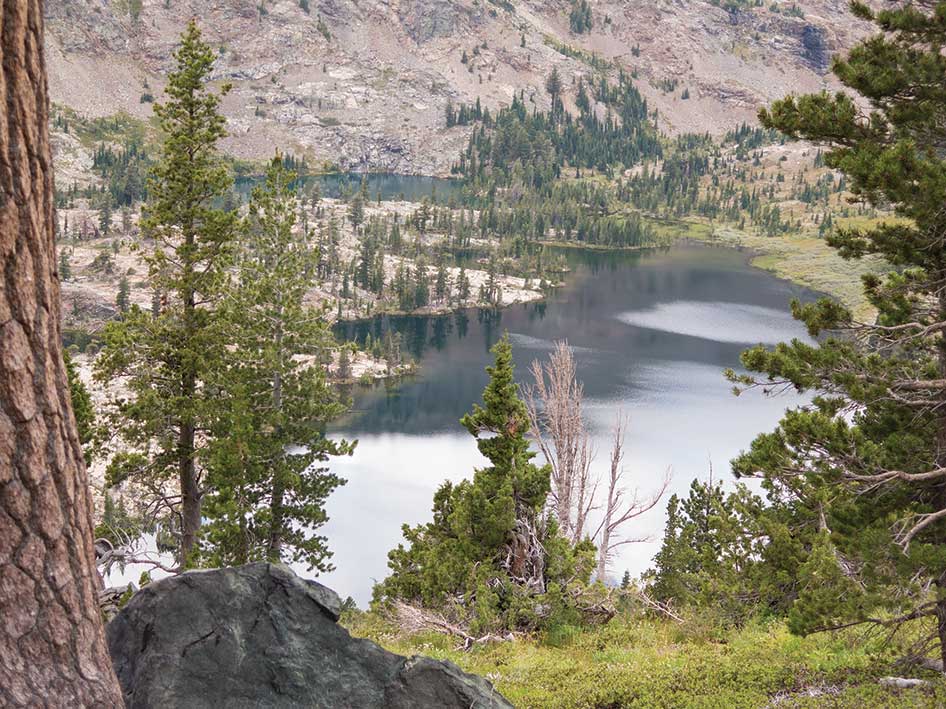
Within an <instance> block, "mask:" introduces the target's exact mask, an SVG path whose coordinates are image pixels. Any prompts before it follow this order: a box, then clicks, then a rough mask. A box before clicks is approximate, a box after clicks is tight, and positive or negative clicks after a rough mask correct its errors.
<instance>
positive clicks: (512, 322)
mask: <svg viewBox="0 0 946 709" xmlns="http://www.w3.org/2000/svg"><path fill="white" fill-rule="evenodd" d="M412 179H413V178H412ZM426 179H429V178H426ZM438 191H439V187H438ZM563 253H564V254H565V256H566V258H567V260H568V263H569V265H570V267H571V268H572V272H571V273H570V274H569V275H568V277H567V284H566V286H565V287H563V288H561V289H559V290H558V291H556V292H555V293H554V294H553V295H552V296H551V297H550V298H549V299H548V300H547V301H546V302H544V303H538V304H527V305H518V306H513V307H511V308H507V309H504V310H502V311H496V312H485V311H484V312H480V311H475V310H473V311H464V312H461V313H457V314H454V315H449V316H442V317H426V316H425V317H396V318H376V319H375V320H372V321H369V322H365V323H357V324H347V325H345V328H346V332H345V333H344V334H345V335H346V336H347V337H349V338H351V339H358V340H361V341H363V340H364V338H365V337H366V336H367V334H368V333H369V332H372V333H373V336H379V335H380V334H381V333H382V332H383V331H384V330H385V329H386V328H395V329H396V330H398V331H399V332H401V333H402V335H403V338H404V348H405V350H406V351H407V352H408V353H409V355H410V356H412V357H413V358H414V359H416V360H417V361H418V362H419V363H420V373H419V374H418V375H417V376H415V377H413V378H409V379H406V380H404V381H402V382H400V383H396V384H392V383H388V384H383V383H379V384H377V385H375V386H373V387H370V388H367V389H366V388H360V387H356V388H355V389H354V390H353V396H354V411H353V413H352V415H350V416H349V417H348V418H347V419H346V420H345V421H343V422H341V423H340V424H339V425H338V426H337V430H336V431H335V432H333V434H334V435H344V436H346V437H350V438H357V439H358V440H359V443H358V448H357V450H356V452H355V455H354V456H353V457H352V458H350V459H345V460H342V461H333V463H332V468H333V470H335V471H336V472H337V473H339V474H340V475H342V476H343V477H345V478H347V479H348V484H347V485H345V486H344V487H341V488H339V489H338V490H337V491H336V492H335V493H334V494H333V495H332V497H331V498H330V499H329V501H328V513H329V516H330V518H331V519H330V521H329V523H328V524H327V525H326V526H325V528H324V530H323V531H324V533H325V534H326V535H327V536H328V540H329V546H330V547H331V549H332V550H334V552H335V556H334V559H333V561H334V563H335V565H336V566H337V567H338V568H337V570H336V571H334V572H332V573H330V574H325V575H323V576H322V577H321V578H320V580H321V581H322V582H323V583H326V584H328V585H329V586H331V587H333V588H334V589H335V590H337V591H338V592H339V594H341V595H342V597H345V596H348V595H351V596H353V597H354V598H355V600H356V601H357V602H358V604H359V605H360V606H362V607H364V606H365V604H366V603H367V602H368V600H369V599H370V596H371V587H372V583H373V581H374V580H377V579H381V578H383V577H384V576H385V575H386V574H387V553H388V551H389V550H390V549H391V548H393V547H395V546H397V544H398V543H399V542H401V540H402V539H401V525H402V524H404V523H408V524H412V525H413V524H417V523H419V522H425V521H428V520H429V519H430V507H431V502H432V498H433V493H434V491H435V490H436V488H437V486H438V485H439V484H440V483H441V482H442V481H443V480H445V479H450V480H459V479H462V478H464V477H469V476H471V475H472V472H473V469H474V467H476V466H479V465H482V464H483V463H484V460H483V459H482V458H481V457H480V455H479V453H478V451H477V449H476V445H475V442H474V440H473V438H472V437H471V436H469V435H468V434H467V433H466V431H465V430H463V429H462V428H461V427H460V424H459V419H460V417H461V416H462V415H463V414H464V413H466V412H467V411H469V410H470V408H471V407H472V405H473V403H474V402H480V400H481V398H480V397H481V394H482V391H483V387H484V386H485V385H486V382H487V376H486V373H485V371H484V368H485V367H486V365H487V364H489V363H490V362H491V356H490V354H489V348H490V347H491V346H492V345H493V344H494V343H495V342H496V340H497V339H498V338H499V337H501V336H502V333H503V332H505V331H508V332H509V334H510V337H511V339H512V342H513V345H514V355H515V361H516V365H517V370H516V371H517V377H518V379H519V380H520V381H524V380H525V379H526V377H527V367H528V365H529V363H530V362H531V361H532V360H533V359H536V358H539V359H545V358H546V357H547V356H548V354H549V352H550V351H551V349H552V347H553V344H554V342H555V341H556V340H561V339H567V340H568V343H569V345H571V346H572V347H573V349H574V353H575V357H576V360H577V364H578V375H579V378H580V379H581V380H582V381H583V382H584V386H585V409H586V413H587V417H588V425H589V427H590V429H591V431H592V433H593V435H594V439H595V442H596V445H597V458H596V462H595V469H596V470H597V471H599V472H600V473H602V474H604V473H605V472H606V468H607V456H608V446H609V441H608V438H609V429H610V427H611V426H612V425H613V422H614V418H615V415H616V414H617V413H618V411H622V410H623V411H624V412H625V413H627V414H628V415H629V416H630V428H629V431H628V437H627V445H626V448H627V457H626V461H625V464H626V468H627V471H628V472H627V475H626V478H627V484H628V486H629V488H630V490H629V492H632V491H633V489H634V488H635V487H637V488H639V489H640V490H641V492H642V493H646V492H647V491H648V490H650V489H651V488H652V487H653V486H654V485H655V484H657V481H658V480H660V478H661V477H662V475H663V472H664V470H665V469H666V468H667V467H668V466H669V467H672V469H673V483H672V491H673V492H677V493H681V494H686V491H687V489H688V487H689V485H690V482H691V481H692V480H693V479H694V478H696V477H699V478H705V477H707V475H708V473H709V467H710V464H711V463H712V465H713V468H714V471H715V473H714V474H715V476H716V478H717V479H720V478H721V479H724V480H726V481H729V483H728V484H731V480H732V478H731V476H730V474H729V472H728V471H729V461H730V460H731V459H732V458H733V457H734V456H735V455H736V454H738V453H739V451H740V450H741V449H744V448H746V447H747V446H748V445H749V444H750V442H751V441H752V439H753V437H754V436H755V435H756V434H758V433H761V432H763V431H768V430H771V429H772V428H773V426H774V425H775V424H776V423H777V421H778V420H779V418H780V417H781V415H782V413H783V411H784V409H785V408H786V407H787V406H791V405H794V404H797V403H799V399H798V398H797V397H793V396H782V397H779V398H766V397H764V396H763V395H762V394H761V393H758V392H747V393H745V394H743V395H742V396H741V397H738V398H737V397H735V396H733V395H732V394H731V391H730V390H731V385H730V384H729V383H728V382H727V381H726V380H725V379H724V378H723V375H722V371H723V370H724V369H725V368H727V367H733V368H735V369H739V353H740V352H741V351H742V350H743V349H744V348H745V347H747V346H750V345H752V344H755V343H759V342H762V343H765V344H774V343H775V342H778V341H780V340H789V339H791V338H794V337H798V338H801V339H805V340H808V336H807V335H806V333H805V331H804V328H803V327H802V326H801V325H800V324H799V323H797V322H795V321H794V320H792V318H791V315H790V314H789V312H788V304H789V301H790V300H791V299H792V298H793V297H798V298H801V299H802V300H811V299H814V298H815V297H816V296H815V294H814V293H812V292H810V291H807V290H805V289H803V288H800V287H797V286H794V285H792V284H790V283H786V282H784V281H781V280H778V279H776V278H775V277H774V276H772V275H771V274H769V273H767V272H765V271H762V270H759V269H755V268H752V267H750V266H749V265H747V263H746V259H745V256H744V255H743V254H741V253H739V252H737V251H734V250H730V249H724V248H713V247H709V246H701V245H691V244H680V245H676V246H673V247H670V248H667V249H659V250H651V251H646V252H622V253H603V252H586V251H577V250H566V251H564V252H563ZM540 462H541V461H540ZM665 509H666V500H665V501H664V502H662V503H661V504H660V505H659V506H658V509H656V510H654V511H653V512H652V513H650V514H649V515H647V516H646V517H645V518H641V519H639V520H637V521H636V522H635V523H633V524H632V525H631V526H629V528H628V529H627V530H626V531H627V532H628V533H629V534H630V535H632V536H635V537H641V536H647V535H649V536H650V537H651V540H652V541H650V542H647V543H641V544H632V545H627V546H625V547H623V551H622V553H621V556H620V558H619V559H617V560H616V562H615V564H614V565H613V567H612V569H611V573H612V574H613V575H615V576H616V577H620V576H621V574H623V573H624V571H625V570H629V571H630V572H631V574H632V575H637V574H639V573H640V572H641V571H643V570H645V569H646V568H648V567H649V566H650V563H651V559H652V557H653V555H654V553H655V552H656V551H657V549H658V547H659V542H660V538H661V535H662V532H663V524H664V511H665Z"/></svg>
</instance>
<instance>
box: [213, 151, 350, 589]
mask: <svg viewBox="0 0 946 709" xmlns="http://www.w3.org/2000/svg"><path fill="white" fill-rule="evenodd" d="M294 179H295V175H294V174H293V173H290V172H288V171H287V170H286V168H285V166H284V161H283V160H282V158H281V156H280V155H278V154H277V155H276V157H275V158H274V159H273V161H272V163H271V165H270V167H269V170H268V172H267V175H266V183H265V185H263V186H260V187H257V188H256V189H254V190H253V194H252V197H251V200H250V204H249V210H248V215H247V217H246V219H245V220H244V222H243V225H242V228H241V230H240V243H239V249H238V253H237V273H236V278H235V283H234V285H233V286H232V287H231V288H230V289H229V290H228V293H227V300H226V305H225V306H224V307H223V308H222V309H221V312H220V316H221V320H222V323H223V337H224V339H225V341H226V342H227V343H228V348H227V357H226V367H225V368H224V370H223V371H222V372H220V373H219V375H218V377H217V378H216V379H215V380H214V382H213V384H214V389H215V390H216V391H217V392H218V395H219V396H221V397H222V398H223V399H224V400H225V401H227V402H228V405H227V407H226V408H225V409H224V410H221V411H220V412H219V415H218V418H217V420H216V421H215V423H214V432H215V435H214V437H213V439H212V442H211V444H210V455H209V461H210V462H209V475H208V487H209V492H208V496H207V500H206V503H205V506H204V512H205V514H206V516H207V517H208V519H209V522H208V524H207V525H206V526H205V530H204V537H203V541H204V546H205V550H206V551H205V556H206V557H207V559H208V561H209V562H210V563H212V564H236V563H246V562H247V561H253V560H260V559H266V560H269V561H292V562H301V563H304V564H305V565H306V566H307V567H308V568H309V569H317V570H319V571H328V570H330V569H331V568H332V566H331V564H330V563H329V562H328V559H329V558H330V557H331V552H330V551H329V549H328V546H327V540H326V538H325V537H324V536H322V535H319V534H317V530H318V528H319V527H321V525H322V524H324V523H325V521H326V520H327V516H326V514H325V499H326V498H327V497H328V495H329V494H331V492H332V491H333V490H334V489H335V488H336V487H338V486H339V485H341V484H343V483H344V481H343V480H342V479H341V478H339V477H338V476H337V475H334V474H332V473H330V472H329V471H328V469H327V468H325V467H323V466H319V464H320V463H324V462H325V461H327V460H328V459H329V457H330V456H337V455H347V454H349V453H351V451H352V450H353V448H354V445H353V444H350V443H348V442H346V441H341V442H336V441H332V440H329V439H328V438H326V437H325V435H324V434H323V431H324V427H325V424H326V423H327V422H328V421H330V420H331V419H333V418H335V417H337V416H338V415H339V414H341V413H342V412H343V411H344V409H345V407H344V406H343V405H342V403H341V402H340V401H339V400H338V397H337V395H336V393H335V391H334V390H333V389H332V388H331V387H330V386H329V385H328V383H327V382H326V380H325V369H324V367H323V366H322V362H323V361H324V360H325V359H326V357H327V356H328V354H329V353H330V352H331V349H332V347H333V345H334V341H333V339H332V335H331V332H330V330H329V328H328V325H327V323H326V320H325V315H324V312H322V311H320V310H316V309H313V308H312V307H311V306H308V305H306V303H305V302H304V301H305V295H306V293H307V292H308V289H309V285H310V278H311V275H312V274H313V273H314V272H315V270H316V267H317V264H318V253H317V251H316V250H315V249H314V248H313V246H312V245H311V244H310V243H308V241H307V239H306V236H305V235H304V234H302V235H300V234H298V233H296V232H295V229H294V227H295V223H296V214H297V212H298V207H299V205H298V200H297V199H296V197H295V193H294V191H293V190H292V188H291V186H290V185H291V184H292V183H293V181H294ZM302 358H309V360H310V361H309V363H308V364H304V365H300V359H302Z"/></svg>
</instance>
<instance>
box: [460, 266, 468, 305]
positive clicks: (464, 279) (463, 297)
mask: <svg viewBox="0 0 946 709" xmlns="http://www.w3.org/2000/svg"><path fill="white" fill-rule="evenodd" d="M457 297H458V298H459V299H460V302H461V303H464V302H466V301H467V300H469V299H470V279H469V277H468V276H467V275H466V266H463V265H461V266H460V273H459V274H457Z"/></svg>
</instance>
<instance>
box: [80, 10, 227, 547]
mask: <svg viewBox="0 0 946 709" xmlns="http://www.w3.org/2000/svg"><path fill="white" fill-rule="evenodd" d="M173 56H174V60H175V62H176V66H175V68H174V70H173V71H171V73H170V74H169V75H168V84H167V88H166V89H165V92H166V94H167V102H166V103H163V104H156V105H155V107H154V111H155V114H156V115H157V117H158V119H159V121H160V126H161V130H162V132H163V134H164V136H165V140H164V145H163V148H162V154H161V156H160V158H159V160H158V161H157V163H156V164H155V166H154V168H153V171H152V174H151V176H150V178H149V181H148V201H147V203H146V204H145V205H144V207H143V215H142V220H141V229H142V232H143V235H144V236H145V237H146V238H149V239H151V240H153V242H154V244H155V249H154V252H153V253H152V254H151V255H149V256H147V257H146V261H147V263H148V268H149V277H150V280H151V285H152V287H153V288H154V290H155V291H156V292H158V293H160V294H161V298H162V303H161V306H160V308H159V311H158V313H157V314H156V315H151V314H149V313H145V312H143V311H141V310H140V309H138V308H137V307H132V308H130V309H129V311H128V312H127V313H126V314H125V317H124V318H123V319H122V320H120V321H117V322H113V323H110V324H109V325H108V327H107V328H106V331H105V336H104V347H103V351H102V354H101V356H100V357H99V359H98V361H97V363H96V364H97V367H96V369H97V371H96V377H97V378H98V379H99V380H101V381H107V380H110V379H113V378H114V377H116V376H125V377H127V382H128V396H127V398H121V399H117V400H115V401H113V402H112V405H111V407H110V415H109V416H108V420H107V425H108V426H109V428H110V429H111V431H113V432H115V433H117V434H118V436H119V437H120V438H121V439H122V440H123V441H124V443H125V444H126V450H125V451H124V452H122V453H120V454H118V455H116V456H115V457H114V458H113V460H112V461H111V463H110V465H109V470H108V479H109V481H110V482H112V483H114V482H116V481H118V480H121V479H123V478H125V477H127V476H129V475H134V476H135V477H137V478H139V480H140V481H141V482H142V483H143V484H145V485H146V486H147V487H148V488H150V489H154V490H156V491H158V490H162V491H163V489H164V487H165V486H166V484H167V483H168V482H169V481H172V480H173V481H175V482H176V486H177V494H176V495H172V496H168V495H166V494H163V492H162V493H161V494H160V498H159V509H161V511H162V512H163V513H164V514H165V515H166V518H167V521H168V523H169V524H171V525H172V527H173V530H174V532H175V534H176V535H177V536H178V538H179V549H178V558H179V561H180V563H181V564H190V563H193V562H194V561H195V560H194V559H193V558H192V552H193V551H194V550H195V545H196V544H197V537H198V531H199V529H200V525H201V521H202V514H201V504H202V500H203V497H204V495H205V493H206V489H205V482H206V481H205V480H204V477H205V476H204V472H205V471H204V466H205V459H204V458H205V456H204V453H205V443H206V441H207V440H208V433H209V431H210V427H211V423H212V420H213V417H214V409H215V408H216V406H218V405H219V404H220V400H219V397H218V396H217V395H216V393H215V392H214V391H212V390H211V388H210V387H209V386H208V383H209V381H210V380H211V379H213V377H214V375H215V373H216V371H217V369H219V367H220V366H221V362H222V359H223V354H224V352H225V348H224V344H225V343H224V340H223V339H222V336H221V333H220V328H219V327H218V321H219V318H218V317H217V310H218V306H219V302H220V298H221V295H222V293H223V291H224V284H225V282H226V269H227V267H228V265H229V264H230V251H231V240H232V237H233V231H234V225H235V223H236V215H235V214H234V213H232V212H228V211H224V210H222V209H220V208H219V207H218V206H216V205H217V200H219V199H221V198H223V197H224V196H225V195H226V194H227V192H228V191H229V189H230V186H231V183H232V180H231V178H230V175H229V172H228V171H227V168H226V167H225V165H224V164H223V162H222V160H221V159H220V156H219V154H218V152H217V143H218V141H219V140H220V139H221V138H223V137H224V135H225V130H224V123H225V121H224V118H223V116H221V115H220V113H219V111H218V107H219V103H220V95H219V94H216V93H214V92H212V91H211V90H209V89H208V86H207V82H208V81H209V77H210V73H211V71H212V69H213V63H214V60H215V58H216V56H217V53H216V52H215V51H213V49H212V48H211V47H210V45H208V44H207V43H206V42H204V41H203V40H202V38H201V33H200V30H199V29H198V27H197V24H196V22H194V21H191V22H190V23H189V24H188V26H187V29H186V30H185V31H184V34H183V35H182V37H181V46H180V47H179V48H178V49H177V50H176V51H175V52H174V55H173ZM225 90H226V88H225V89H224V91H225Z"/></svg>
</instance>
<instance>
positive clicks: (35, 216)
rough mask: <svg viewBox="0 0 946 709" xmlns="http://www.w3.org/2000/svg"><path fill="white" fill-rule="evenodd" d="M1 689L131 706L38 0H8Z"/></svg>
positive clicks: (2, 206)
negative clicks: (70, 341) (109, 594)
mask: <svg viewBox="0 0 946 709" xmlns="http://www.w3.org/2000/svg"><path fill="white" fill-rule="evenodd" d="M0 33H2V45H0V46H2V56H3V69H2V75H0V94H2V103H0V268H2V275H0V701H2V703H3V706H12V707H25V706H31V707H33V706H51V707H93V706H94V707H120V706H122V699H121V692H120V690H119V688H118V683H117V682H116V680H115V676H114V673H113V672H112V666H111V661H110V659H109V656H108V652H107V651H106V648H105V640H104V635H103V632H102V618H101V615H100V614H99V609H98V598H97V593H96V582H97V576H96V571H95V559H94V553H93V547H92V516H91V506H90V498H89V489H88V484H87V479H86V471H85V465H84V463H83V461H82V449H81V447H80V445H79V438H78V434H77V432H76V424H75V419H74V417H73V414H72V407H71V404H70V400H69V389H68V385H67V383H66V370H65V367H64V366H63V362H62V352H61V345H60V331H59V283H58V280H57V278H56V275H55V268H56V249H55V236H54V233H53V184H52V166H51V163H50V160H51V158H50V148H49V135H48V127H47V123H48V118H49V116H48V100H47V95H46V68H45V63H44V60H43V10H42V3H41V1H40V0H2V14H0Z"/></svg>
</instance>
